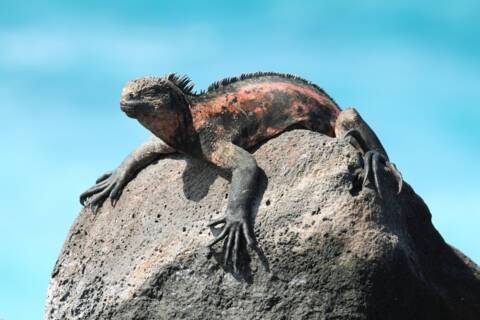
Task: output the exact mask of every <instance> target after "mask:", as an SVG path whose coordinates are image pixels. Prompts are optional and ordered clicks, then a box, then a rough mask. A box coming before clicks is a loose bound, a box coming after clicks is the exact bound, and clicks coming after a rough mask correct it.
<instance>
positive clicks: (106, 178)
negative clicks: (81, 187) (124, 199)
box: [80, 171, 127, 213]
mask: <svg viewBox="0 0 480 320" xmlns="http://www.w3.org/2000/svg"><path fill="white" fill-rule="evenodd" d="M126 181H127V179H126V175H125V174H123V175H122V174H119V173H118V172H115V171H109V172H106V173H104V174H103V175H101V176H100V177H98V179H97V180H96V184H95V185H94V186H93V187H91V188H89V189H88V190H86V191H85V192H83V193H82V194H81V195H80V203H81V204H82V205H83V206H89V207H90V208H91V209H92V211H93V213H96V212H97V211H98V209H99V208H100V207H101V206H102V204H103V202H104V201H105V200H106V199H107V198H110V203H111V204H112V206H115V204H116V202H117V201H118V199H119V198H120V195H121V193H122V189H123V187H124V185H125V183H126Z"/></svg>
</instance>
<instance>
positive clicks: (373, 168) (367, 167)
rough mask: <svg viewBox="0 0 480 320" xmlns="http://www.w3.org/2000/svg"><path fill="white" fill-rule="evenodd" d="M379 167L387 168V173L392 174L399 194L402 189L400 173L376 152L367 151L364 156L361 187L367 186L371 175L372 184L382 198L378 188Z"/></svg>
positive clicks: (380, 190)
mask: <svg viewBox="0 0 480 320" xmlns="http://www.w3.org/2000/svg"><path fill="white" fill-rule="evenodd" d="M381 167H382V168H383V167H387V168H388V169H389V171H390V172H391V173H392V174H393V176H394V177H395V179H396V181H397V184H398V193H397V194H400V192H401V191H402V187H403V178H402V174H401V173H400V171H398V169H397V167H396V166H395V164H394V163H392V162H390V161H388V160H387V159H386V157H385V156H384V155H382V154H381V153H379V152H378V151H376V150H370V151H367V152H366V153H365V155H364V177H363V186H366V185H367V183H368V181H369V179H370V178H371V176H372V175H373V182H374V184H375V188H376V189H377V191H378V195H379V196H380V198H382V189H381V186H380V176H379V174H380V168H381Z"/></svg>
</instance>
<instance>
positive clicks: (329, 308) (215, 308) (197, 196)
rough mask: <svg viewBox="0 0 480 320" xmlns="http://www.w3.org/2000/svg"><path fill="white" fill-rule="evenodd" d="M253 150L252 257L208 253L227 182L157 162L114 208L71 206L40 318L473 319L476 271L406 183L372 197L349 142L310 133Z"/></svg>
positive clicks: (479, 286)
mask: <svg viewBox="0 0 480 320" xmlns="http://www.w3.org/2000/svg"><path fill="white" fill-rule="evenodd" d="M255 157H256V159H257V162H258V164H259V166H260V167H261V168H262V169H263V170H264V172H263V173H264V174H263V177H262V179H261V181H260V183H259V196H258V199H257V200H256V203H255V204H254V210H253V211H254V212H255V214H256V224H255V230H256V234H257V237H258V240H259V243H260V244H261V246H262V248H263V250H264V253H265V259H263V260H262V259H260V258H259V257H258V256H257V255H256V254H255V253H252V252H250V256H251V261H250V263H249V267H248V268H246V269H245V270H243V272H242V274H241V275H238V274H233V273H232V272H231V270H229V269H223V267H222V264H221V261H222V255H221V253H219V254H213V255H212V256H211V257H209V255H208V250H207V249H206V248H205V245H206V243H207V242H208V241H209V240H210V239H212V235H211V234H210V232H209V230H208V228H207V227H206V224H207V223H208V222H209V221H211V220H212V219H214V218H216V217H220V216H222V215H223V212H224V210H225V207H226V204H227V197H228V194H227V192H228V186H229V183H228V179H229V177H228V175H227V174H226V173H225V172H220V171H219V170H218V169H216V168H214V167H212V166H210V165H207V164H204V163H200V162H198V161H196V160H192V159H187V160H185V159H184V158H183V157H182V156H170V157H167V158H165V159H162V160H161V161H159V162H158V163H157V164H155V165H151V166H149V167H148V168H146V169H145V170H143V171H142V172H141V173H140V174H139V175H138V176H137V177H136V178H135V179H134V180H133V181H131V182H130V183H129V184H128V186H127V188H126V189H125V191H124V192H123V195H122V197H121V199H120V200H119V202H118V203H117V205H116V206H115V208H112V206H111V205H110V204H109V203H106V204H105V205H104V206H103V207H102V208H101V210H100V211H99V212H98V213H97V214H96V215H93V214H92V212H91V211H90V210H88V209H85V210H83V211H82V212H81V213H80V215H79V216H78V218H77V220H76V221H75V223H74V225H73V226H72V228H71V230H70V233H69V235H68V237H67V239H66V241H65V244H64V246H63V249H62V252H61V253H60V257H59V258H58V261H57V263H56V266H55V268H54V271H53V273H52V278H51V281H50V286H49V289H48V297H47V302H46V313H45V318H46V319H480V270H479V268H478V267H477V266H476V265H475V264H474V263H473V262H472V261H470V260H469V259H468V258H467V257H465V256H464V255H463V254H461V253H460V252H458V251H457V250H455V249H453V248H452V247H450V246H449V245H448V244H446V243H445V242H444V240H443V239H442V237H441V236H440V234H439V233H438V232H437V231H436V230H435V228H434V227H433V225H432V223H431V216H430V212H429V210H428V208H427V206H426V205H425V203H424V202H423V201H422V199H421V198H420V197H419V196H418V195H416V194H415V192H414V191H413V190H412V188H411V187H410V186H409V185H406V186H405V187H404V190H403V192H402V193H401V194H400V195H398V196H397V195H396V194H395V190H396V183H395V181H394V179H393V177H391V176H390V175H388V174H384V175H382V177H383V181H382V184H383V185H384V187H385V188H384V189H385V191H384V193H383V194H384V196H383V200H382V199H380V198H379V197H378V195H377V194H376V192H374V191H373V189H372V188H371V187H369V186H367V187H366V188H361V184H360V183H359V180H358V178H357V177H356V173H357V172H358V170H359V169H360V168H361V165H362V160H361V157H360V156H359V154H358V153H357V152H356V151H355V150H354V149H353V148H352V147H351V146H350V145H348V144H347V143H345V142H344V141H340V140H336V139H331V138H328V137H325V136H322V135H319V134H317V133H314V132H310V131H304V130H296V131H291V132H288V133H284V134H282V135H280V136H279V137H277V138H275V139H273V140H270V141H269V142H267V143H266V144H264V145H263V146H261V147H260V148H259V149H258V150H257V151H256V152H255ZM221 249H222V248H221V246H220V248H217V251H218V252H220V251H221ZM219 262H220V263H219ZM246 262H248V260H246ZM268 268H269V272H268Z"/></svg>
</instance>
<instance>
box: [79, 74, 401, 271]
mask: <svg viewBox="0 0 480 320" xmlns="http://www.w3.org/2000/svg"><path fill="white" fill-rule="evenodd" d="M120 106H121V109H122V111H123V112H125V113H126V115H127V116H129V117H131V118H134V119H137V120H138V121H139V122H140V123H141V124H142V125H143V126H144V127H146V128H147V129H148V130H150V131H151V132H152V133H153V135H154V136H153V137H151V138H150V139H149V140H147V141H146V142H145V143H143V144H142V145H140V146H139V147H138V148H137V149H135V150H134V151H133V152H132V153H131V154H130V155H129V156H128V157H127V158H126V159H125V160H124V161H123V162H122V163H121V164H120V166H119V167H118V168H117V169H115V170H114V171H111V172H107V173H105V174H103V175H102V176H101V177H99V178H98V179H97V181H96V184H95V185H94V186H93V187H91V188H90V189H88V190H87V191H85V192H84V193H82V194H81V196H80V202H81V204H82V205H90V206H91V207H92V209H93V211H94V212H96V210H97V208H98V207H99V206H101V205H102V203H103V201H104V200H105V199H107V198H110V200H111V201H112V204H115V201H116V200H118V198H119V196H120V194H121V192H122V189H123V188H124V186H125V185H126V184H127V183H128V182H129V181H130V180H131V179H132V178H133V177H134V176H135V175H136V174H137V173H138V172H139V171H141V170H142V169H143V168H144V167H146V166H148V165H149V164H150V163H152V162H154V161H155V160H157V159H158V158H159V157H160V156H161V155H164V154H169V153H174V152H179V153H183V154H186V155H189V156H192V157H196V158H199V159H203V160H204V161H208V162H210V163H213V164H214V165H216V166H218V167H220V168H223V169H226V170H229V171H230V172H231V174H232V179H231V186H230V191H229V200H228V205H227V209H226V214H225V216H224V217H223V218H221V219H218V220H215V221H213V222H211V223H210V224H209V225H208V226H209V227H210V228H211V230H212V234H213V235H214V236H215V238H214V239H213V240H212V241H211V242H210V243H209V244H208V246H209V247H211V246H213V245H214V244H216V243H217V242H219V241H221V240H223V239H225V238H226V239H225V241H226V247H225V252H224V254H225V259H224V262H225V264H229V263H232V264H233V268H234V270H235V271H236V270H237V267H238V255H239V249H240V247H241V246H244V244H245V242H246V243H247V244H248V245H249V246H251V247H252V248H254V249H256V250H258V247H257V243H256V239H255V235H254V233H253V226H252V223H251V222H250V219H249V218H248V217H249V204H250V201H251V199H252V197H253V196H254V193H255V185H256V178H257V173H258V170H257V169H258V168H257V164H256V162H255V158H254V157H253V155H252V154H251V153H250V152H248V151H247V150H249V149H250V148H252V147H254V146H256V145H258V144H260V143H261V142H264V141H265V140H267V139H269V138H272V137H274V136H276V135H278V134H280V133H281V132H283V131H285V130H288V129H290V128H292V127H295V128H297V127H299V128H305V129H309V130H313V131H317V132H320V133H323V134H326V135H328V136H330V137H337V138H346V139H349V141H350V143H352V144H353V145H354V146H355V147H356V148H357V149H358V150H359V151H360V152H361V153H362V154H363V157H364V180H363V185H365V184H366V183H367V181H368V179H369V177H370V176H372V175H373V181H374V184H375V186H376V188H377V191H378V192H379V194H380V196H381V191H380V185H379V178H378V174H379V167H380V166H381V165H382V166H385V167H386V168H389V171H390V172H391V173H393V175H394V176H395V178H396V179H397V182H398V184H399V192H400V191H401V188H402V181H403V180H402V177H401V175H400V173H399V172H398V170H397V169H396V167H395V165H394V164H393V163H391V162H390V161H389V158H388V155H387V153H386V151H385V149H384V148H383V146H382V144H381V143H380V141H379V139H378V138H377V136H376V134H375V133H374V132H373V131H372V130H371V129H370V127H369V126H368V125H367V124H366V122H365V121H364V120H363V119H362V118H361V117H360V115H359V114H358V112H357V111H356V110H355V109H353V108H349V109H345V110H344V111H341V109H340V108H339V106H338V105H337V103H336V102H335V101H334V100H333V99H332V98H331V97H330V96H328V94H327V93H326V92H325V91H324V90H323V89H321V88H320V87H318V86H317V85H315V84H313V83H311V82H310V81H307V80H305V79H302V78H300V77H298V76H294V75H291V74H283V73H276V72H256V73H248V74H242V75H241V76H239V77H232V78H226V79H223V80H221V81H218V82H215V83H213V84H211V85H210V86H209V87H208V89H207V90H206V91H201V92H200V93H196V92H194V91H193V84H192V83H191V81H190V79H189V78H188V77H186V76H179V75H177V74H174V73H173V74H168V75H166V76H164V77H143V78H139V79H135V80H132V81H130V82H128V83H127V85H126V86H125V87H124V88H123V91H122V94H121V101H120ZM221 224H223V228H216V226H218V225H221Z"/></svg>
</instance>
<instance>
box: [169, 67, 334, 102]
mask: <svg viewBox="0 0 480 320" xmlns="http://www.w3.org/2000/svg"><path fill="white" fill-rule="evenodd" d="M268 76H276V77H280V78H286V79H292V80H296V81H299V82H301V83H303V84H305V85H308V86H311V87H313V88H315V90H317V91H318V92H319V93H320V94H322V95H324V96H326V97H327V98H328V99H330V100H332V101H333V103H335V104H337V103H336V102H335V100H333V99H332V97H330V96H329V95H328V94H327V93H326V92H325V90H323V89H322V88H320V87H319V86H318V85H316V84H315V83H313V82H311V81H308V80H306V79H304V78H301V77H299V76H297V75H294V74H290V73H280V72H272V71H267V72H265V71H257V72H251V73H242V74H241V75H240V76H238V77H227V78H224V79H222V80H219V81H215V82H213V83H212V84H210V85H209V86H208V88H207V90H206V91H204V90H202V91H200V92H198V93H197V92H194V91H193V88H194V84H193V82H192V81H191V80H190V78H189V77H188V76H186V75H181V76H180V75H177V74H176V73H170V74H168V75H167V79H168V80H170V81H172V82H173V83H174V84H175V85H176V86H177V87H178V88H180V89H181V90H182V91H183V92H184V93H185V94H188V95H192V96H201V95H203V94H205V93H211V92H215V91H216V90H218V89H221V88H223V87H226V86H228V85H230V84H232V83H236V82H239V81H243V80H248V79H255V78H261V77H268Z"/></svg>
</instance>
